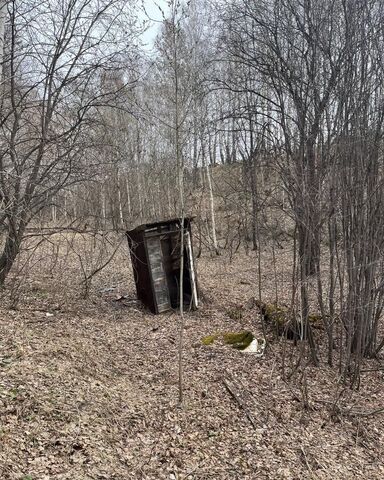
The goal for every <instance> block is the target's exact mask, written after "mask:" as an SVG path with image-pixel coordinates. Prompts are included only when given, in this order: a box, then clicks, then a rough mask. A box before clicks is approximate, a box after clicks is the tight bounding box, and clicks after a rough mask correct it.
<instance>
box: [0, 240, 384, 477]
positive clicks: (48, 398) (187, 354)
mask: <svg viewBox="0 0 384 480" xmlns="http://www.w3.org/2000/svg"><path fill="white" fill-rule="evenodd" d="M47 248H48V247H47ZM36 255H37V257H36ZM39 255H40V257H39ZM33 258H34V260H33V262H32V261H30V262H29V263H28V269H27V271H28V273H27V274H25V284H23V285H19V284H18V283H17V282H16V281H13V282H11V283H10V286H9V291H7V292H6V295H5V298H4V302H3V307H2V308H1V310H0V478H1V479H2V480H8V479H12V480H13V479H15V480H16V479H17V480H21V479H24V480H31V479H33V480H47V479H55V480H56V479H57V480H64V479H66V480H83V479H84V480H85V479H100V480H101V479H108V480H112V479H115V480H123V479H154V480H158V479H195V480H197V479H201V480H206V479H241V480H243V479H283V478H284V479H285V478H286V479H305V478H308V479H352V478H377V479H379V478H383V477H384V456H383V453H384V452H383V446H384V438H383V437H384V414H380V413H378V414H376V415H369V413H370V412H372V411H373V410H375V409H378V408H380V407H381V406H383V405H384V398H383V395H382V392H383V378H382V373H381V371H380V370H376V369H377V367H378V362H377V361H371V362H369V363H367V366H366V368H365V369H366V370H368V369H373V370H372V371H371V370H370V371H367V372H366V373H363V376H362V383H361V388H360V390H359V391H358V392H352V391H351V390H349V389H348V388H346V389H344V387H343V385H341V384H339V383H338V373H337V370H336V369H334V370H332V369H330V368H328V367H326V366H325V364H324V363H325V362H322V366H321V367H319V368H313V367H310V366H307V367H306V368H305V369H303V368H302V367H300V368H299V370H298V371H297V372H296V373H295V375H294V376H293V377H292V378H291V379H290V380H289V381H287V380H286V379H284V375H283V372H282V355H283V352H284V351H285V362H286V371H288V372H289V370H290V365H291V362H293V361H294V360H295V359H296V354H297V349H295V348H294V347H293V346H292V345H291V343H290V342H288V343H287V344H286V345H285V346H284V344H283V342H282V341H279V340H277V339H275V338H274V335H273V333H272V332H269V333H268V336H269V340H271V343H270V346H269V347H268V348H267V350H266V352H265V355H264V357H263V358H257V357H255V356H254V355H252V354H246V353H243V352H241V351H237V350H234V349H231V348H230V347H228V346H224V345H221V344H220V343H214V344H213V345H209V346H205V345H202V343H201V338H202V337H203V336H204V335H209V334H212V333H215V332H222V331H239V330H244V329H247V330H251V331H252V332H253V333H254V334H255V335H256V336H259V337H261V336H262V331H261V326H260V322H259V318H258V315H257V312H256V311H255V309H252V308H248V307H249V306H250V304H248V303H247V302H248V300H249V299H250V298H251V297H252V296H255V295H257V292H256V286H255V285H256V282H257V261H256V258H255V255H254V254H253V253H252V254H250V255H249V256H247V255H245V254H244V253H241V254H237V255H236V256H234V258H233V260H232V262H229V259H228V258H227V257H226V256H221V257H215V258H210V257H208V256H206V257H203V258H200V259H199V260H198V279H199V285H200V289H201V292H202V305H201V307H200V309H199V310H198V311H197V312H193V313H188V314H186V326H185V335H184V362H183V363H184V399H185V402H184V408H182V409H180V408H179V407H178V363H177V345H178V321H179V319H178V316H177V314H175V313H171V314H169V313H167V314H163V315H158V316H154V315H151V314H150V313H148V312H146V311H145V310H143V309H142V308H141V307H140V306H139V305H138V304H137V303H136V302H135V301H134V298H135V289H134V285H133V278H132V272H131V269H130V264H129V259H128V257H127V255H126V251H125V244H124V245H123V246H122V251H121V252H119V255H117V256H116V258H115V259H114V261H113V262H112V263H111V264H110V265H108V268H106V269H105V270H104V271H103V272H102V274H101V275H99V276H98V277H97V279H96V281H95V283H94V284H93V286H92V288H91V295H90V297H89V298H88V299H82V298H81V290H82V289H81V286H79V285H80V282H81V277H79V276H78V272H79V266H78V265H77V264H76V261H75V260H76V258H77V257H76V256H75V257H73V258H72V257H71V258H70V256H69V255H66V256H65V255H64V256H63V254H62V252H61V251H60V252H59V255H58V256H57V258H56V261H55V264H54V265H51V264H49V262H48V260H47V259H48V258H51V256H50V254H49V251H47V250H44V249H42V250H41V252H40V254H39V253H37V254H35V256H34V257H33ZM50 261H52V259H51V260H50ZM90 261H91V260H90ZM290 264H291V259H290V254H289V248H288V247H287V249H286V250H284V249H283V250H280V251H279V252H278V255H277V291H278V296H279V302H281V303H284V302H289V282H290V278H291V273H290ZM263 271H264V274H263V278H262V283H263V297H264V299H265V300H266V301H274V299H275V282H274V275H273V269H272V268H271V256H270V253H269V252H265V253H264V254H263ZM12 289H13V290H14V291H11V290H12ZM10 294H12V295H11V296H12V298H13V303H14V306H15V307H16V308H15V309H14V310H11V309H9V305H10V303H9V295H10ZM122 295H123V296H124V297H125V298H123V299H119V298H120V297H121V296H122ZM17 298H18V302H16V301H15V299H17ZM240 305H241V306H243V308H239V306H240ZM240 312H241V313H240ZM292 356H293V357H292ZM291 357H292V359H291ZM225 382H227V385H230V386H231V389H232V391H233V392H234V393H235V396H234V395H233V394H231V392H230V391H229V389H228V388H227V387H226V384H225ZM305 387H306V388H305ZM337 396H339V397H340V398H339V400H338V402H337V403H336V405H335V399H336V397H337ZM235 397H237V400H236V398H235ZM351 408H352V411H353V412H356V411H359V412H361V413H362V414H363V415H352V414H350V409H351ZM365 414H368V415H365Z"/></svg>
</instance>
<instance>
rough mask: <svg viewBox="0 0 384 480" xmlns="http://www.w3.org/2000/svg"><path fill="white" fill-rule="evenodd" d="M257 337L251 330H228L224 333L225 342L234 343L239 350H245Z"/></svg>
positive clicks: (234, 346)
mask: <svg viewBox="0 0 384 480" xmlns="http://www.w3.org/2000/svg"><path fill="white" fill-rule="evenodd" d="M254 338H255V337H254V336H253V335H252V333H251V332H248V331H244V332H227V333H223V340H224V343H225V344H227V345H232V347H233V348H236V349H237V350H244V349H245V348H247V347H248V345H249V344H250V343H251V342H252V340H253V339H254Z"/></svg>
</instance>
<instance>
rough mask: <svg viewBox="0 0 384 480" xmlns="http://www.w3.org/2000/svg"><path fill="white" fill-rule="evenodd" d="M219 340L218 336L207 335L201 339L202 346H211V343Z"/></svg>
mask: <svg viewBox="0 0 384 480" xmlns="http://www.w3.org/2000/svg"><path fill="white" fill-rule="evenodd" d="M218 338H219V335H217V334H215V335H207V336H206V337H203V338H202V339H201V343H202V344H203V345H212V343H213V342H214V341H215V340H217V339H218Z"/></svg>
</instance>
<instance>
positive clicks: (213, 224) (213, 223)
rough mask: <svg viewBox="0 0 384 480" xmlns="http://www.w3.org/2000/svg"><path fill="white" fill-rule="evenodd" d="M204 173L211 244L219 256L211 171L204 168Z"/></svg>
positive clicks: (207, 167)
mask: <svg viewBox="0 0 384 480" xmlns="http://www.w3.org/2000/svg"><path fill="white" fill-rule="evenodd" d="M205 171H206V175H207V184H208V192H209V209H210V215H211V229H212V243H213V248H214V250H215V253H216V255H220V252H219V248H218V245H217V237H216V219H215V203H214V198H213V189H212V181H211V171H210V168H209V165H207V166H206V167H205Z"/></svg>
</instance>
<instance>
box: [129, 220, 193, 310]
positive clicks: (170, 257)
mask: <svg viewBox="0 0 384 480" xmlns="http://www.w3.org/2000/svg"><path fill="white" fill-rule="evenodd" d="M181 222H182V220H181V219H178V218H177V219H172V220H165V221H162V222H157V223H149V224H144V225H140V226H139V227H136V228H135V229H133V230H129V231H128V232H127V233H126V234H127V237H128V245H129V250H130V253H131V260H132V266H133V272H134V277H135V283H136V290H137V296H138V298H139V300H141V301H142V302H143V303H144V305H146V306H147V307H148V308H149V309H150V310H151V311H152V312H153V313H161V312H165V311H167V310H170V309H173V308H178V307H179V284H180V263H181V262H180V258H181V256H180V245H181ZM183 243H184V249H183V250H184V261H183V264H184V269H183V304H184V307H185V308H189V309H196V308H197V304H198V295H197V281H196V273H195V267H194V260H193V250H192V235H191V218H185V219H184V242H183Z"/></svg>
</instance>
